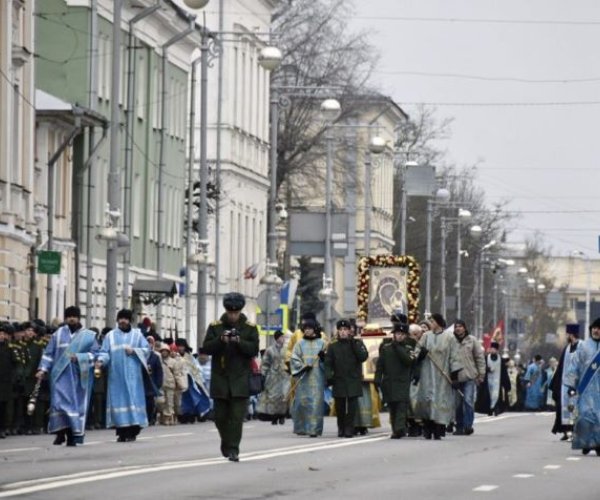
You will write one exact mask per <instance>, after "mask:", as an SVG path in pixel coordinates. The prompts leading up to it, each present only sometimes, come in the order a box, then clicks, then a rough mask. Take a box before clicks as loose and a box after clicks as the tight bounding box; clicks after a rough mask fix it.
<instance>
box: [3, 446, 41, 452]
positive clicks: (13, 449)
mask: <svg viewBox="0 0 600 500" xmlns="http://www.w3.org/2000/svg"><path fill="white" fill-rule="evenodd" d="M35 450H41V448H39V447H36V448H10V449H8V450H0V453H17V452H19V451H35Z"/></svg>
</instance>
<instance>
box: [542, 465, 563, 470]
mask: <svg viewBox="0 0 600 500" xmlns="http://www.w3.org/2000/svg"><path fill="white" fill-rule="evenodd" d="M561 467H562V465H544V469H548V470H556V469H560V468H561Z"/></svg>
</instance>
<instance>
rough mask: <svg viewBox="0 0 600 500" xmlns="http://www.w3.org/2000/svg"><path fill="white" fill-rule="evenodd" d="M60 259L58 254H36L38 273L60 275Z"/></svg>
mask: <svg viewBox="0 0 600 500" xmlns="http://www.w3.org/2000/svg"><path fill="white" fill-rule="evenodd" d="M60 258H61V254H60V252H47V251H45V252H38V265H37V270H38V273H40V274H60Z"/></svg>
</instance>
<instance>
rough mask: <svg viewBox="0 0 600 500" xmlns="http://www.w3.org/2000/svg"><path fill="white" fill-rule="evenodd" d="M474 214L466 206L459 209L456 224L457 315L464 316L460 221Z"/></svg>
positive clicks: (458, 316)
mask: <svg viewBox="0 0 600 500" xmlns="http://www.w3.org/2000/svg"><path fill="white" fill-rule="evenodd" d="M471 216H472V214H471V212H470V211H469V210H465V209H464V208H459V209H458V217H457V224H456V317H457V318H462V285H461V278H462V276H461V274H462V255H463V250H462V235H461V228H460V223H461V221H462V220H469V219H470V218H471Z"/></svg>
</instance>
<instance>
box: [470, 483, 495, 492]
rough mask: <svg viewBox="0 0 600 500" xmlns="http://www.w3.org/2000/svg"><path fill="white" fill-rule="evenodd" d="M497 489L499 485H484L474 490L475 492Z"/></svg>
mask: <svg viewBox="0 0 600 500" xmlns="http://www.w3.org/2000/svg"><path fill="white" fill-rule="evenodd" d="M497 488H498V485H497V484H482V485H481V486H477V488H473V491H494V490H495V489H497Z"/></svg>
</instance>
